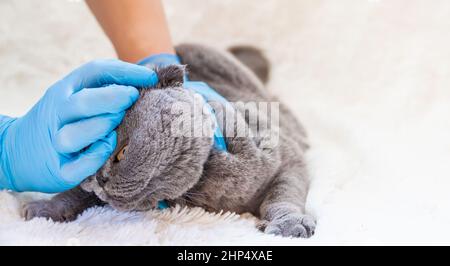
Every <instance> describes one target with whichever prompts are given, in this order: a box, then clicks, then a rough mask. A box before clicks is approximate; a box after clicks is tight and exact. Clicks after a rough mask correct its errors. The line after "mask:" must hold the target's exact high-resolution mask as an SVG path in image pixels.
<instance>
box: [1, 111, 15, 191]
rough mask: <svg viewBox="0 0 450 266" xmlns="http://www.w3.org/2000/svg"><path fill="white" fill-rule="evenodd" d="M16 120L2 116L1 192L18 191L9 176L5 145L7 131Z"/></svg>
mask: <svg viewBox="0 0 450 266" xmlns="http://www.w3.org/2000/svg"><path fill="white" fill-rule="evenodd" d="M15 120H16V119H15V118H11V117H8V116H2V115H0V190H1V189H10V190H16V189H15V186H14V184H13V182H12V180H11V176H10V175H9V174H8V163H7V161H8V158H7V156H6V145H5V142H6V133H7V130H8V128H9V127H10V126H11V124H12V123H13V122H14V121H15Z"/></svg>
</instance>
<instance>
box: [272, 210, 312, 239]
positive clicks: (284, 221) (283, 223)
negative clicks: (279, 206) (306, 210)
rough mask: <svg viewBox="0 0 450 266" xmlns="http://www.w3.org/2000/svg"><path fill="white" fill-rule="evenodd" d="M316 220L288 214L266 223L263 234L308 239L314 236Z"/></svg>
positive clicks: (301, 215)
mask: <svg viewBox="0 0 450 266" xmlns="http://www.w3.org/2000/svg"><path fill="white" fill-rule="evenodd" d="M315 229H316V220H315V219H314V218H313V217H312V216H309V215H305V214H298V213H289V214H286V215H283V216H281V217H278V218H275V219H274V220H272V221H270V222H267V223H266V224H265V226H264V233H267V234H273V235H280V236H284V237H302V238H309V237H311V236H313V235H314V231H315Z"/></svg>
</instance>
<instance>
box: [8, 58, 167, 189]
mask: <svg viewBox="0 0 450 266" xmlns="http://www.w3.org/2000/svg"><path fill="white" fill-rule="evenodd" d="M157 82H158V78H157V76H156V74H155V72H154V71H152V70H150V69H148V68H145V67H142V66H137V65H134V64H128V63H125V62H121V61H118V60H102V61H94V62H91V63H87V64H85V65H84V66H82V67H80V68H78V69H76V70H75V71H73V72H72V73H70V74H69V75H68V76H66V77H65V78H64V79H62V80H60V81H58V82H57V83H56V84H54V85H53V86H52V87H50V88H49V89H48V90H47V92H46V93H45V95H44V96H43V98H42V99H41V100H40V101H39V102H38V103H37V104H36V105H35V106H34V107H33V108H32V109H31V110H30V111H29V112H28V113H27V114H26V115H25V116H23V117H21V118H9V117H5V116H0V160H1V161H0V189H1V188H6V189H11V190H14V191H40V192H47V193H56V192H61V191H64V190H67V189H70V188H73V187H75V186H76V185H78V184H79V183H80V182H82V181H83V180H84V179H85V178H86V177H88V176H90V175H93V174H95V173H96V172H97V170H98V169H100V167H102V166H103V164H104V163H105V162H106V160H107V159H108V158H109V157H110V155H111V153H112V152H113V151H114V149H115V147H116V141H117V140H116V133H115V131H114V129H115V128H116V127H117V126H118V125H119V124H120V122H121V121H122V118H123V117H124V114H125V110H126V109H127V108H129V107H130V106H131V105H132V104H133V103H134V102H135V101H136V100H137V99H138V97H139V92H138V90H137V89H136V88H135V87H150V86H153V85H155V84H156V83H157Z"/></svg>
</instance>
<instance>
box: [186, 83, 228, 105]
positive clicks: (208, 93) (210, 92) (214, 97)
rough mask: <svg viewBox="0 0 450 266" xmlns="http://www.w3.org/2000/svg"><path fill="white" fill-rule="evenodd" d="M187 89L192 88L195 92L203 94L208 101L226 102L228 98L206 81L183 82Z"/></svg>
mask: <svg viewBox="0 0 450 266" xmlns="http://www.w3.org/2000/svg"><path fill="white" fill-rule="evenodd" d="M183 86H184V87H185V88H186V89H190V90H192V91H194V92H195V93H198V94H200V95H202V96H203V98H204V99H205V100H206V101H209V102H210V101H214V102H219V103H226V102H227V100H226V99H225V98H224V97H223V96H222V95H220V94H218V93H217V92H216V91H215V90H214V89H212V88H211V87H210V86H208V85H207V84H206V83H204V82H199V81H187V82H185V83H184V84H183Z"/></svg>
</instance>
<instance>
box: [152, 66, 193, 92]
mask: <svg viewBox="0 0 450 266" xmlns="http://www.w3.org/2000/svg"><path fill="white" fill-rule="evenodd" d="M155 72H156V74H157V75H158V79H159V82H158V84H157V85H156V86H155V88H156V89H165V88H174V87H181V86H182V85H183V81H184V75H185V73H186V66H185V65H169V66H165V67H160V68H156V69H155Z"/></svg>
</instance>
